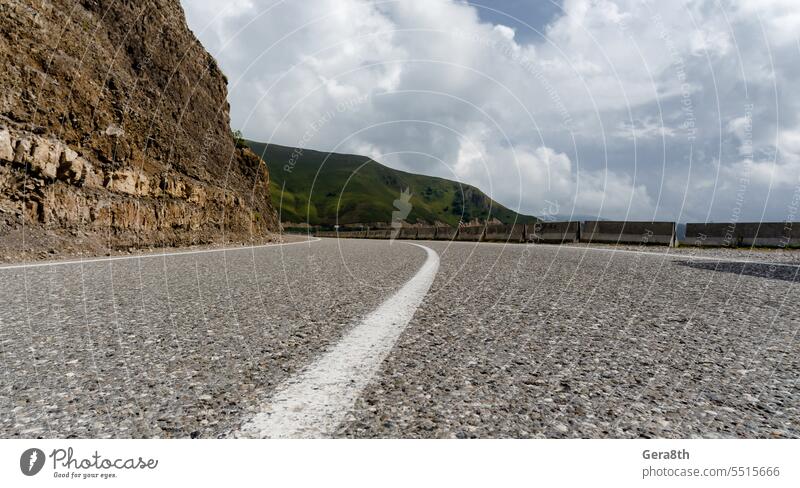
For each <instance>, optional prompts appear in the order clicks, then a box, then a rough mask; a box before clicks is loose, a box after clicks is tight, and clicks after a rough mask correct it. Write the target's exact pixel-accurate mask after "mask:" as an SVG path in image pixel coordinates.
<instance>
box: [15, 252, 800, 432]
mask: <svg viewBox="0 0 800 488" xmlns="http://www.w3.org/2000/svg"><path fill="white" fill-rule="evenodd" d="M420 243H421V244H423V245H425V246H428V247H429V248H430V249H433V250H434V251H436V255H438V260H437V263H436V264H437V266H436V267H431V263H430V260H429V256H427V255H426V251H425V250H424V249H421V248H419V247H417V246H413V245H411V244H410V243H408V242H401V241H397V242H394V243H391V244H390V243H389V242H387V241H366V240H339V241H336V240H331V239H323V240H321V241H317V242H312V243H298V244H291V245H283V246H269V247H260V248H254V249H249V248H245V249H234V250H228V251H224V252H223V251H214V252H201V253H190V254H177V255H163V256H148V257H133V258H123V259H113V260H98V261H92V262H85V263H70V264H58V265H52V264H46V265H36V266H32V267H13V268H0V283H1V284H2V286H0V437H4V438H8V437H79V438H82V437H124V438H127V437H230V436H233V437H237V436H240V435H241V433H242V432H250V434H251V435H252V433H253V432H254V431H253V430H249V431H248V430H247V426H248V425H251V424H252V422H253V419H258V418H269V417H270V416H271V415H277V414H276V413H275V412H277V411H278V410H279V409H276V408H275V404H276V403H277V402H279V401H280V402H284V403H286V402H287V401H290V400H291V398H288V397H287V395H292V394H294V393H292V392H296V391H311V392H314V391H319V389H318V388H317V387H316V386H314V384H313V383H310V382H311V381H329V380H326V379H324V378H323V379H322V380H320V379H319V377H317V378H316V379H315V378H313V374H312V373H313V370H314V367H315V365H316V367H317V368H319V367H320V365H326V364H334V365H342V368H340V371H339V372H338V374H340V375H341V374H352V375H353V378H352V379H348V380H343V379H342V378H337V379H336V380H335V382H338V383H336V384H332V386H331V383H330V381H333V380H330V381H329V384H328V385H327V386H330V387H331V388H333V389H334V390H335V389H337V388H338V389H339V391H344V392H346V393H347V394H342V395H338V396H337V398H340V400H337V401H339V402H340V403H341V402H344V403H342V405H344V407H345V408H342V405H339V406H338V407H337V409H332V408H327V410H324V412H323V413H322V414H320V415H327V416H328V417H327V418H326V420H325V422H326V423H325V425H329V426H334V427H332V428H330V429H329V431H327V432H326V433H325V435H331V436H340V437H687V436H688V437H759V438H770V437H795V438H796V437H800V427H799V426H800V386H799V385H798V383H797V381H798V377H800V343H798V335H797V332H798V329H800V303H799V302H798V299H797V297H798V296H800V293H798V291H800V290H798V286H800V268H799V267H798V266H797V265H798V264H800V252H797V251H795V252H745V251H715V250H682V249H678V250H668V249H660V248H647V249H644V251H645V252H639V251H641V250H642V249H630V250H628V251H623V252H618V251H615V252H612V250H611V249H609V248H585V247H565V246H561V247H559V246H542V245H539V246H535V245H530V246H529V245H507V246H504V245H502V244H477V245H476V244H471V243H446V242H420ZM700 258H702V259H700ZM741 261H751V262H749V263H745V262H741ZM752 261H755V262H752ZM423 268H425V269H427V272H429V273H430V281H427V282H425V283H424V286H422V287H419V286H418V287H417V288H416V289H415V291H414V293H418V294H419V300H412V299H409V298H408V297H406V296H405V295H404V293H406V292H405V291H404V290H406V288H407V286H405V285H407V284H408V283H410V282H414V281H415V280H420V279H421V278H420V276H419V273H420V270H421V269H423ZM423 281H424V280H423ZM398 296H399V297H398ZM412 298H413V297H412ZM387 304H390V305H391V307H388V305H387ZM387 307H388V308H387ZM402 307H406V308H408V307H412V309H411V313H408V310H405V311H404V310H402ZM377 311H380V313H378V312H377ZM395 311H396V312H397V316H398V317H400V316H403V317H406V315H407V317H406V318H407V319H408V320H405V319H403V320H400V319H394V318H393V315H394V313H395ZM375 324H378V325H377V326H379V327H384V326H385V329H386V330H385V332H386V333H385V334H384V335H382V336H380V337H379V338H378V339H375V340H376V341H378V340H379V341H381V344H382V346H381V347H382V348H381V349H375V350H372V349H369V348H367V349H364V346H365V341H366V342H369V341H368V340H367V339H365V337H367V336H364V335H363V334H362V335H358V333H359V331H363V330H367V331H370V330H374V327H376V325H375ZM350 344H357V345H359V346H358V347H361V348H362V350H361V352H358V351H355V350H354V352H353V354H350V350H349V349H348V347H356V346H350ZM368 345H369V344H367V346H368ZM356 358H361V359H359V361H361V363H358V364H355V361H356ZM326 361H327V362H326ZM350 361H353V362H354V364H353V365H352V366H353V367H352V368H351V369H347V368H346V367H345V366H349V365H348V364H347V363H348V362H350ZM348 371H351V372H352V373H347V372H348ZM310 372H311V373H310ZM356 376H357V377H358V378H360V379H358V381H357V380H356V378H355V377H356ZM308 385H311V386H310V387H307V388H306V389H305V390H303V387H304V386H308ZM351 397H352V399H353V400H352V402H354V403H348V402H350V401H351V400H348V398H351ZM287 398H288V400H287ZM309 401H312V400H309ZM309 408H311V407H309ZM284 410H286V409H284ZM321 411H322V410H321ZM331 411H336V412H341V414H339V413H337V414H336V415H342V416H341V418H340V417H335V418H333V417H330V415H332V414H331V413H330V412H331ZM255 432H264V431H255Z"/></svg>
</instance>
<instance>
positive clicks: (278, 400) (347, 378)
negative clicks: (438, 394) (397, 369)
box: [235, 243, 439, 438]
mask: <svg viewBox="0 0 800 488" xmlns="http://www.w3.org/2000/svg"><path fill="white" fill-rule="evenodd" d="M409 244H412V245H414V246H417V247H420V248H422V249H425V251H426V252H427V253H428V257H427V259H426V260H425V264H423V265H422V267H421V268H420V269H419V271H417V274H416V275H414V277H413V278H411V279H410V280H408V282H407V283H406V284H405V285H403V287H402V288H401V289H400V290H399V291H397V293H395V294H394V295H393V296H391V297H390V298H389V299H387V300H386V301H385V302H383V303H382V304H381V305H380V306H379V307H378V308H377V309H376V310H375V311H374V312H372V313H370V314H369V315H367V316H366V317H365V318H364V319H363V320H362V321H361V323H360V324H358V325H357V326H356V327H355V328H354V329H352V330H351V331H350V332H348V333H347V335H345V336H344V337H343V338H342V339H341V340H340V341H339V342H338V343H337V344H336V345H335V346H333V348H331V349H329V350H328V351H327V352H325V353H323V354H322V356H321V357H320V358H319V359H317V360H316V361H315V362H314V363H312V364H311V365H310V366H308V367H307V368H306V369H304V370H303V371H301V372H300V373H298V374H297V375H296V376H294V377H292V378H290V379H289V380H287V381H285V382H284V383H283V384H282V385H280V386H279V387H278V388H277V390H276V393H275V395H274V396H273V397H272V398H271V400H270V403H269V405H267V406H266V407H265V408H264V409H263V410H262V412H261V413H259V414H257V415H256V416H255V417H254V418H253V419H252V420H251V421H250V422H248V423H247V424H245V425H244V426H243V427H242V429H241V431H239V432H237V433H236V434H235V436H236V437H255V438H321V437H329V436H331V435H332V434H333V433H334V432H335V429H336V427H337V426H338V425H339V424H340V423H341V422H342V420H343V419H344V417H345V415H347V413H348V412H349V411H350V410H351V409H352V408H353V404H354V403H355V401H356V399H357V398H358V395H360V394H361V391H362V390H363V389H364V388H365V387H366V386H367V384H368V383H369V381H370V380H371V379H372V377H373V376H375V373H376V372H377V371H378V367H379V366H380V364H381V363H382V362H383V360H384V359H385V358H386V356H387V355H388V354H389V352H390V351H391V350H392V348H393V347H394V344H395V342H397V339H398V338H399V337H400V334H401V333H402V332H403V330H404V329H405V328H406V326H407V325H408V323H409V322H410V321H411V318H412V317H413V316H414V313H415V312H416V310H417V308H418V307H419V305H420V303H421V302H422V300H423V298H424V297H425V295H426V294H427V293H428V290H429V289H430V287H431V284H432V283H433V279H434V278H435V277H436V272H437V271H438V270H439V255H438V254H437V253H436V251H434V250H433V249H430V248H429V247H425V246H420V245H419V244H413V243H409Z"/></svg>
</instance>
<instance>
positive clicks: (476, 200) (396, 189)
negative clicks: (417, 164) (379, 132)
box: [246, 141, 537, 225]
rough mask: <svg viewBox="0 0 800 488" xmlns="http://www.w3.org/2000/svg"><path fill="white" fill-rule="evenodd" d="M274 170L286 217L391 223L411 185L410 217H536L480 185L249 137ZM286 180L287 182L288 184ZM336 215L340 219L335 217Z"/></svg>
mask: <svg viewBox="0 0 800 488" xmlns="http://www.w3.org/2000/svg"><path fill="white" fill-rule="evenodd" d="M246 142H247V144H248V145H249V146H250V148H251V149H252V150H253V151H254V152H255V153H256V154H258V155H259V156H261V157H262V158H263V159H264V161H266V162H267V166H268V167H269V169H270V178H271V182H270V185H271V187H270V191H271V193H272V199H273V202H274V205H275V208H276V209H279V210H278V211H279V212H280V213H281V220H282V221H283V222H295V223H302V222H308V223H309V224H312V225H333V224H336V223H338V224H357V223H361V224H367V223H374V222H390V221H391V219H392V211H394V210H396V209H395V208H394V204H393V202H394V201H395V200H396V199H397V198H399V196H400V192H401V191H402V190H403V189H405V188H410V190H411V193H412V196H411V200H410V202H411V205H412V209H411V212H410V214H409V215H408V217H407V218H406V219H405V220H406V221H407V222H411V223H416V222H427V223H434V222H436V221H439V222H445V223H447V224H450V225H457V224H458V222H459V220H463V221H465V222H466V221H470V220H473V219H476V218H477V219H480V220H489V219H491V218H496V219H498V220H500V221H501V222H504V223H512V222H518V223H525V222H534V221H536V220H537V219H536V217H531V216H528V215H521V214H517V213H516V212H514V211H513V210H509V209H508V208H506V207H504V206H502V205H500V204H499V203H497V202H495V201H493V200H492V199H491V198H489V197H488V196H486V194H484V193H483V192H482V191H480V190H479V189H477V188H475V187H473V186H470V185H466V184H462V183H458V182H455V181H451V180H446V179H444V178H435V177H432V176H422V175H417V174H412V173H406V172H405V171H398V170H395V169H391V168H388V167H386V166H384V165H382V164H380V163H378V162H377V161H373V160H372V159H370V158H368V157H366V156H356V155H351V154H336V153H323V152H319V151H311V150H308V149H303V150H302V152H299V154H298V150H297V149H295V148H291V147H285V146H277V145H274V144H269V145H267V144H264V143H260V142H253V141H246ZM284 185H285V187H284ZM337 216H338V219H337Z"/></svg>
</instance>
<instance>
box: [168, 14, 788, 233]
mask: <svg viewBox="0 0 800 488" xmlns="http://www.w3.org/2000/svg"><path fill="white" fill-rule="evenodd" d="M183 5H184V8H185V10H186V14H187V18H188V21H189V26H190V27H191V28H192V30H193V31H194V32H195V34H196V35H197V36H198V37H199V39H200V40H201V42H202V43H203V44H204V45H205V47H206V48H207V49H208V50H209V51H210V52H211V53H212V54H213V55H214V56H215V57H216V58H217V60H219V63H220V65H221V67H222V69H223V70H224V71H225V73H226V74H227V76H228V80H229V91H230V95H229V98H230V102H231V117H232V125H233V126H234V128H238V129H241V130H242V131H243V132H244V134H245V135H246V136H247V137H248V138H251V139H256V140H260V141H265V142H272V143H275V144H281V145H287V146H302V147H308V148H312V149H319V150H330V151H336V152H352V153H359V154H366V155H369V156H371V157H373V158H375V159H376V160H378V161H381V162H383V163H384V164H387V165H389V166H392V167H395V168H398V169H404V170H408V171H413V172H418V173H424V174H429V175H435V176H443V177H446V178H451V179H455V180H458V181H463V182H467V183H471V184H474V185H476V186H478V187H480V188H481V189H483V190H484V191H485V192H487V193H489V194H490V195H491V196H492V197H493V198H495V199H496V200H498V201H500V202H501V203H503V204H505V205H506V206H508V207H511V208H514V209H519V210H520V211H521V212H524V213H530V214H535V215H548V214H550V213H557V214H560V215H570V214H572V213H574V214H577V215H581V216H586V215H599V216H601V217H604V218H628V219H664V220H678V221H681V222H686V221H721V222H728V221H737V220H738V221H752V220H756V221H757V220H785V219H793V220H800V118H798V108H800V89H799V88H798V86H797V85H798V82H797V80H798V79H800V39H798V35H799V34H798V33H800V8H798V6H797V0H708V1H701V0H698V1H682V0H676V1H674V2H665V1H655V0H652V1H648V0H563V1H557V0H552V1H551V0H481V1H479V2H476V3H468V2H464V1H456V0H400V1H378V0H373V1H365V0H286V1H277V0H183ZM279 170H280V168H277V167H273V171H279Z"/></svg>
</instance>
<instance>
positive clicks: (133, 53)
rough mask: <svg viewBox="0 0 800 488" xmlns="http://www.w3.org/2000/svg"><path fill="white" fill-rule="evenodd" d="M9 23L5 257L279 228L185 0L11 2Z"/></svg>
mask: <svg viewBox="0 0 800 488" xmlns="http://www.w3.org/2000/svg"><path fill="white" fill-rule="evenodd" d="M0 19H2V20H0V62H2V66H3V68H4V69H3V70H0V87H2V90H0V188H1V189H2V194H1V195H0V254H2V256H0V258H2V257H6V259H10V258H14V257H19V256H20V254H19V253H20V252H25V253H26V255H27V256H32V257H36V256H41V255H42V254H43V253H69V254H75V253H78V252H81V251H83V252H92V253H97V252H103V251H108V250H114V249H129V248H138V247H154V246H178V245H188V244H202V243H211V242H242V241H251V240H263V239H264V238H269V236H270V235H271V232H272V231H276V230H277V229H278V225H279V224H278V222H277V217H276V213H275V211H274V209H273V208H272V205H271V203H270V196H269V174H268V171H267V168H266V165H265V164H264V163H263V161H262V160H261V159H260V158H258V157H257V156H256V155H254V154H253V153H252V152H250V150H249V149H247V148H245V147H239V146H243V145H241V144H237V141H236V140H235V139H234V137H233V136H232V134H231V131H230V127H229V112H228V109H229V106H228V102H227V100H226V95H227V80H226V78H225V76H224V75H223V74H222V72H221V71H220V69H219V68H218V67H217V64H216V62H215V61H214V59H213V58H212V57H211V55H209V54H208V53H207V52H206V51H205V50H204V49H203V47H202V46H201V45H200V43H199V42H198V41H197V39H196V38H195V37H194V35H193V34H192V32H191V31H190V30H189V29H188V27H187V25H186V22H185V18H184V14H183V10H182V9H181V7H180V4H179V2H178V0H138V1H135V2H134V1H124V0H79V1H76V0H35V1H34V0H5V1H4V2H2V3H0Z"/></svg>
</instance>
